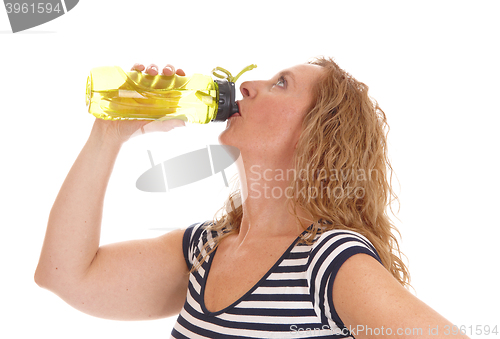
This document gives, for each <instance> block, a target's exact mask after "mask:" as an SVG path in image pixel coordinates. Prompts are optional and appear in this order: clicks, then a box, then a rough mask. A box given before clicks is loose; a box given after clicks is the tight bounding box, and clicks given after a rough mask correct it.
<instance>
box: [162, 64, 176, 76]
mask: <svg viewBox="0 0 500 339" xmlns="http://www.w3.org/2000/svg"><path fill="white" fill-rule="evenodd" d="M163 74H165V75H172V74H174V69H173V68H172V67H171V66H165V68H164V69H163Z"/></svg>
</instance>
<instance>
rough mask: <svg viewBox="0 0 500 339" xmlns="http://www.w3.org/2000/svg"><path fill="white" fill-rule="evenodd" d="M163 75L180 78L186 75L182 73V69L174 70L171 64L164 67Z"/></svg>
mask: <svg viewBox="0 0 500 339" xmlns="http://www.w3.org/2000/svg"><path fill="white" fill-rule="evenodd" d="M162 72H163V75H167V76H168V75H174V74H177V75H180V76H185V75H186V73H184V71H183V70H182V69H178V70H176V69H175V67H174V66H173V65H171V64H167V65H166V66H165V67H163V71H162Z"/></svg>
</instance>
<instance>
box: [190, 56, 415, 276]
mask: <svg viewBox="0 0 500 339" xmlns="http://www.w3.org/2000/svg"><path fill="white" fill-rule="evenodd" d="M309 64H313V65H319V66H321V67H323V68H324V70H325V72H324V75H323V76H322V78H321V79H320V80H319V81H318V82H317V84H316V86H315V88H314V90H313V96H314V100H313V104H312V108H311V109H310V110H309V111H308V112H307V113H306V115H305V118H304V121H303V124H302V131H301V134H300V138H299V141H298V143H297V147H296V149H295V154H294V167H295V173H297V174H298V175H295V177H294V178H292V179H291V181H290V187H289V188H290V189H291V190H292V192H293V194H290V196H294V197H295V200H294V199H289V200H288V203H289V207H290V211H291V212H292V214H293V215H294V216H295V217H296V218H297V220H299V217H298V216H297V213H296V210H297V208H301V209H303V210H304V211H306V212H307V213H308V214H309V216H310V218H311V221H312V226H310V227H309V228H307V232H306V233H305V235H304V236H303V237H302V239H301V241H304V242H306V243H311V242H312V241H313V239H314V237H315V236H316V235H317V234H320V233H322V232H324V231H327V230H332V229H345V230H352V231H355V232H358V233H360V234H362V235H363V236H365V237H366V238H368V240H370V242H371V243H372V244H373V245H374V247H375V249H376V250H377V252H378V255H379V256H380V259H381V260H382V264H383V265H384V266H385V268H386V269H387V270H388V271H389V272H390V273H391V274H392V275H393V276H394V278H395V279H396V280H398V281H399V282H400V283H401V284H402V285H403V286H409V282H410V275H409V272H408V269H407V267H406V266H405V264H404V263H403V261H402V260H401V256H402V253H401V251H400V249H399V244H398V241H397V239H396V237H395V236H394V233H393V232H396V233H398V235H400V234H399V232H398V230H397V229H396V228H395V226H394V225H393V223H392V222H391V220H390V218H389V216H388V214H387V212H388V211H387V210H388V207H389V208H390V207H391V203H392V202H393V201H394V200H397V196H396V194H395V193H394V191H393V189H392V186H391V180H392V172H393V169H392V167H391V164H390V162H389V159H388V156H387V133H388V131H389V126H388V124H387V120H386V116H385V113H384V112H383V111H382V109H381V108H380V107H379V105H378V103H377V102H376V101H375V100H373V99H371V98H370V97H369V96H368V86H366V85H365V84H364V83H362V82H359V81H357V80H356V79H354V78H353V77H352V76H351V75H350V74H349V73H347V72H345V71H344V70H342V69H341V68H340V67H339V66H338V65H337V64H336V63H335V62H334V61H333V59H331V58H325V57H318V58H315V59H314V60H312V61H310V62H309ZM390 209H391V211H392V208H390ZM242 217H243V209H242V206H241V192H240V190H239V189H236V190H233V192H232V193H231V194H230V195H229V197H228V199H227V200H226V202H225V204H224V206H223V207H222V208H221V209H220V210H219V211H218V212H217V213H216V215H215V216H214V219H213V221H212V223H211V225H210V226H209V229H211V230H214V231H217V232H218V234H219V235H218V236H217V237H216V238H215V239H214V242H213V243H212V244H211V245H210V246H207V247H206V248H205V249H204V250H202V251H201V253H200V256H199V257H198V264H197V265H195V267H193V270H196V269H197V268H198V267H199V266H200V265H201V264H202V263H203V261H204V260H205V259H206V257H207V256H208V255H209V254H210V253H212V252H213V251H214V250H215V248H216V247H217V246H218V244H219V243H220V241H221V240H222V239H224V238H225V237H226V236H228V235H230V234H234V233H238V232H239V227H240V224H241V220H242ZM207 245H208V244H207Z"/></svg>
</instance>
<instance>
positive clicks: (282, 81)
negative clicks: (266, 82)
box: [275, 76, 286, 87]
mask: <svg viewBox="0 0 500 339" xmlns="http://www.w3.org/2000/svg"><path fill="white" fill-rule="evenodd" d="M275 86H279V87H286V80H285V77H283V76H281V77H280V78H279V79H278V81H277V82H276V84H275Z"/></svg>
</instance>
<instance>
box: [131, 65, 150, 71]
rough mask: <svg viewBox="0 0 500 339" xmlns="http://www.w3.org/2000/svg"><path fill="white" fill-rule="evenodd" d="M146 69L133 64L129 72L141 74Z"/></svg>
mask: <svg viewBox="0 0 500 339" xmlns="http://www.w3.org/2000/svg"><path fill="white" fill-rule="evenodd" d="M145 68H146V67H144V65H143V64H137V63H136V64H134V66H132V68H131V69H130V70H131V71H139V72H142V71H144V69H145Z"/></svg>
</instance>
